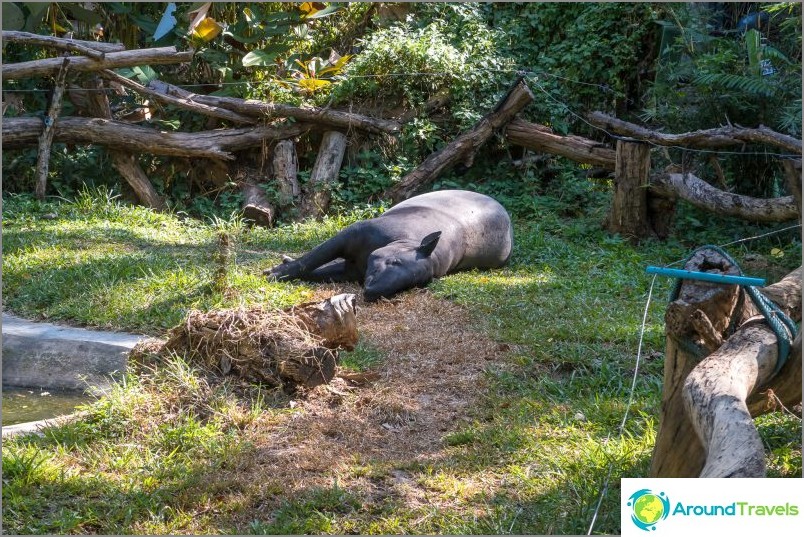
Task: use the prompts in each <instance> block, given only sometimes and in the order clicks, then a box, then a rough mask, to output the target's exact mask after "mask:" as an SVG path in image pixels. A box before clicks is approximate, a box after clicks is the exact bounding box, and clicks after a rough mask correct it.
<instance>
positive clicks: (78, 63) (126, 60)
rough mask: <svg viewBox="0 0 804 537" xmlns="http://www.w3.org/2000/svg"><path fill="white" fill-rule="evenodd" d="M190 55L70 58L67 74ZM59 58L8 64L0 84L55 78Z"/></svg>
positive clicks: (148, 52)
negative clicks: (37, 78)
mask: <svg viewBox="0 0 804 537" xmlns="http://www.w3.org/2000/svg"><path fill="white" fill-rule="evenodd" d="M192 58H193V51H191V50H190V51H185V52H177V51H176V47H161V48H149V49H138V50H124V51H122V52H110V53H108V54H106V55H105V57H104V58H103V59H102V60H94V59H92V58H84V57H82V56H74V57H71V58H70V70H72V71H73V72H86V71H100V70H102V69H117V68H120V67H133V66H135V65H159V64H169V63H183V62H189V61H190V60H192ZM61 61H62V58H45V59H44V60H32V61H28V62H19V63H8V64H4V65H3V66H2V75H3V80H12V79H16V78H34V77H40V76H47V75H50V74H56V73H57V72H58V70H59V66H60V65H61Z"/></svg>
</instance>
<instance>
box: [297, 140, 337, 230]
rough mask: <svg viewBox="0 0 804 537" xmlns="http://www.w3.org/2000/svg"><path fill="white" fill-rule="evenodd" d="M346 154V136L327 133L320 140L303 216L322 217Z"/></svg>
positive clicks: (327, 206)
mask: <svg viewBox="0 0 804 537" xmlns="http://www.w3.org/2000/svg"><path fill="white" fill-rule="evenodd" d="M345 152H346V135H345V134H343V133H341V132H338V131H327V132H326V133H324V138H323V139H322V140H321V148H320V150H319V151H318V158H317V159H316V161H315V165H314V166H313V171H312V172H311V173H310V186H309V190H308V192H307V198H306V199H305V200H304V205H303V208H302V214H303V215H304V216H308V217H310V216H312V217H319V216H323V215H324V214H325V213H326V212H327V209H329V203H330V201H331V199H332V195H331V193H330V191H331V189H332V187H333V186H334V185H335V184H336V183H337V182H338V173H339V172H340V170H341V163H342V162H343V155H344V153H345Z"/></svg>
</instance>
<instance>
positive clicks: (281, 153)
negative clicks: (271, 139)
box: [273, 140, 301, 207]
mask: <svg viewBox="0 0 804 537" xmlns="http://www.w3.org/2000/svg"><path fill="white" fill-rule="evenodd" d="M298 171H299V161H298V159H297V158H296V144H294V143H293V141H292V140H281V141H279V142H277V144H276V146H275V147H274V160H273V172H274V179H275V180H276V182H277V184H278V185H279V205H280V206H281V207H289V206H291V205H294V204H295V203H296V201H297V200H298V199H299V195H300V194H301V188H300V187H299V179H298Z"/></svg>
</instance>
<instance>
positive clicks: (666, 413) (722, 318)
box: [650, 250, 740, 477]
mask: <svg viewBox="0 0 804 537" xmlns="http://www.w3.org/2000/svg"><path fill="white" fill-rule="evenodd" d="M684 269H686V270H693V271H703V272H705V271H715V272H718V273H720V274H729V275H732V276H737V275H739V268H738V267H736V266H735V265H733V264H732V263H730V262H729V261H728V260H727V259H726V258H724V257H723V256H722V255H721V254H719V253H718V252H716V251H713V250H699V251H698V252H696V253H695V255H693V256H692V257H691V258H690V259H689V260H688V261H687V263H686V264H685V265H684ZM739 292H740V291H739V287H738V286H736V285H718V284H713V283H707V282H701V281H696V280H684V281H683V283H682V285H681V288H680V290H679V293H678V297H677V298H676V299H675V300H674V301H673V302H672V303H670V304H669V305H668V307H667V311H666V313H665V336H666V340H665V353H664V382H663V387H662V406H661V412H660V416H659V431H658V433H657V435H656V444H655V446H654V450H653V457H652V459H651V468H650V475H651V477H694V476H695V475H697V473H691V472H690V468H694V467H697V468H701V467H702V466H703V461H704V460H705V453H704V449H703V446H702V445H701V443H700V441H699V440H698V437H697V436H696V435H695V432H694V429H693V427H692V423H691V422H690V420H689V417H688V415H687V412H686V410H685V407H684V400H683V398H682V394H681V388H682V386H683V382H684V379H686V378H687V376H688V375H689V373H690V371H692V369H693V368H694V367H695V366H696V365H698V363H699V362H700V361H701V360H702V359H703V357H704V356H705V354H706V353H705V350H703V348H702V347H703V346H704V344H705V343H706V338H708V337H711V333H709V332H708V333H706V334H700V333H699V332H698V329H699V327H700V326H701V322H700V320H698V321H694V320H693V317H694V316H695V317H706V319H707V320H708V324H709V325H711V327H712V330H713V332H714V333H716V334H719V336H720V337H721V338H723V336H725V335H726V331H727V329H728V326H729V322H730V319H731V316H732V314H733V313H735V308H736V306H737V304H738V298H739ZM698 312H700V313H698Z"/></svg>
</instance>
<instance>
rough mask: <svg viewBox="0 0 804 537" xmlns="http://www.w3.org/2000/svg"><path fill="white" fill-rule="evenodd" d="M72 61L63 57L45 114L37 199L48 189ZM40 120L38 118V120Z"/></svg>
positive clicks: (40, 142) (41, 198)
mask: <svg viewBox="0 0 804 537" xmlns="http://www.w3.org/2000/svg"><path fill="white" fill-rule="evenodd" d="M69 63H70V59H69V58H63V59H62V62H61V69H60V70H59V76H58V77H57V78H56V86H55V87H54V88H53V98H52V100H51V101H50V109H49V110H48V112H47V116H45V128H44V129H43V130H42V135H41V136H40V137H39V155H38V156H37V159H36V187H35V193H36V199H38V200H44V199H45V190H47V175H48V170H49V169H50V148H51V146H52V145H53V135H54V133H55V132H56V129H55V125H56V120H58V118H59V114H60V113H61V102H62V95H63V94H64V85H65V83H66V77H67V66H68V65H69ZM37 121H38V120H37Z"/></svg>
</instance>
